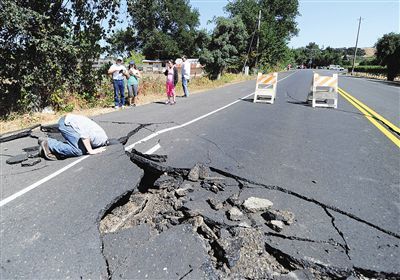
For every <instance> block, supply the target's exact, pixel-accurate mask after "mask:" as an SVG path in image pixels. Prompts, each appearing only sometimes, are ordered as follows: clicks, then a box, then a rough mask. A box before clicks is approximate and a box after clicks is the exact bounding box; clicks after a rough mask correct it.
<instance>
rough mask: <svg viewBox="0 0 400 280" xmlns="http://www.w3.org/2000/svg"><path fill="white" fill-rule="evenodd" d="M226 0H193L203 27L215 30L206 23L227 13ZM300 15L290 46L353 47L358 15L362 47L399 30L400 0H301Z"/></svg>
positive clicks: (359, 43)
mask: <svg viewBox="0 0 400 280" xmlns="http://www.w3.org/2000/svg"><path fill="white" fill-rule="evenodd" d="M227 3H228V1H224V0H214V1H213V0H191V1H190V4H191V6H192V7H193V8H197V9H198V10H199V12H200V27H201V28H206V29H208V30H212V28H213V27H214V25H213V24H207V22H208V21H209V20H211V19H212V18H213V17H214V16H224V15H225V14H224V11H223V7H224V6H225V5H226V4H227ZM299 3H300V8H299V12H300V14H301V15H300V16H299V17H297V19H296V21H297V23H298V28H299V30H300V31H299V34H298V36H297V37H294V38H292V40H291V42H290V43H289V46H290V47H294V48H298V47H303V46H306V45H307V44H308V43H309V42H315V43H317V44H318V45H319V46H320V47H322V46H324V47H327V46H331V47H335V48H338V47H353V46H354V45H355V41H356V35H357V28H358V18H359V17H360V16H361V18H362V19H363V20H362V22H361V28H360V36H359V41H358V46H359V47H372V46H373V45H374V44H375V43H376V41H377V39H378V38H380V37H382V36H383V34H386V33H389V32H396V33H399V32H400V23H399V19H400V0H375V1H372V0H299Z"/></svg>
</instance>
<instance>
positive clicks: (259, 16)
mask: <svg viewBox="0 0 400 280" xmlns="http://www.w3.org/2000/svg"><path fill="white" fill-rule="evenodd" d="M260 25H261V10H260V11H259V13H258V26H257V49H256V64H255V68H256V69H257V71H258V68H257V64H258V46H259V44H260Z"/></svg>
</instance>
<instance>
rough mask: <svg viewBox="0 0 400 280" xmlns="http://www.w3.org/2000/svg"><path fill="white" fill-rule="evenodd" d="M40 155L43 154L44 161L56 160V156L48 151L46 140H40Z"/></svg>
mask: <svg viewBox="0 0 400 280" xmlns="http://www.w3.org/2000/svg"><path fill="white" fill-rule="evenodd" d="M40 154H43V157H44V158H45V159H48V160H57V158H56V156H55V155H54V154H53V153H52V152H51V151H50V149H49V143H48V142H47V140H42V141H41V142H40Z"/></svg>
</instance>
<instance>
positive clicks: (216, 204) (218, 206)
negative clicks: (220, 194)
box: [207, 198, 224, 211]
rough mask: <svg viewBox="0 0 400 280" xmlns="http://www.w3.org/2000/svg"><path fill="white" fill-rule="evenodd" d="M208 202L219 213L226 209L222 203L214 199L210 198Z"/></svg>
mask: <svg viewBox="0 0 400 280" xmlns="http://www.w3.org/2000/svg"><path fill="white" fill-rule="evenodd" d="M207 202H208V204H209V205H210V207H211V208H212V209H214V210H217V211H218V210H220V209H222V208H223V207H224V204H223V203H222V202H220V201H216V200H215V199H212V198H208V199H207Z"/></svg>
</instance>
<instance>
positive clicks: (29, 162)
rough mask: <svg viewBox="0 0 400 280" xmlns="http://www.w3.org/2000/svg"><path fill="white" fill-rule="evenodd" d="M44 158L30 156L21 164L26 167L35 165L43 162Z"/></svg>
mask: <svg viewBox="0 0 400 280" xmlns="http://www.w3.org/2000/svg"><path fill="white" fill-rule="evenodd" d="M41 161H42V160H41V159H40V158H30V159H28V160H26V161H23V162H21V166H23V167H26V166H34V165H36V164H38V163H39V162H41Z"/></svg>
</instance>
